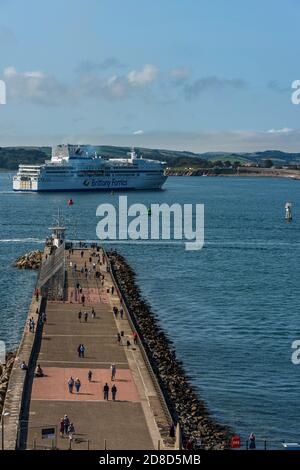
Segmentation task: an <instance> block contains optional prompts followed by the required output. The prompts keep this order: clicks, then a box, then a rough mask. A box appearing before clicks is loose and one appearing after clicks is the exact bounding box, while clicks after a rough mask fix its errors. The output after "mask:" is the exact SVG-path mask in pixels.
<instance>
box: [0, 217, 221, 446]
mask: <svg viewBox="0 0 300 470" xmlns="http://www.w3.org/2000/svg"><path fill="white" fill-rule="evenodd" d="M64 230H65V229H64V228H63V227H59V226H58V227H55V228H54V229H53V235H52V237H51V238H50V239H48V240H47V241H46V245H45V249H44V252H43V255H42V262H41V267H40V270H39V274H38V280H37V286H36V289H35V292H34V295H33V298H32V302H31V305H30V308H29V312H28V318H27V321H26V325H25V329H24V333H23V336H22V339H21V342H20V346H19V349H18V351H17V353H16V357H15V360H14V364H13V366H12V371H11V375H10V379H9V382H8V386H7V393H6V397H5V401H4V407H3V416H2V443H3V447H4V449H10V450H12V449H45V450H47V449H53V448H55V449H62V450H63V449H65V450H67V449H74V450H76V449H78V450H89V449H91V450H92V449H98V450H101V449H103V450H105V449H107V450H117V449H128V450H130V449H148V450H151V449H169V450H172V449H176V448H177V449H178V448H181V445H182V439H184V440H185V442H186V441H187V440H189V439H193V440H194V441H198V443H201V445H202V446H203V448H207V449H224V448H225V447H227V445H228V437H229V431H228V429H227V428H225V427H223V426H220V425H219V424H217V423H215V422H214V421H213V420H212V419H211V418H210V417H209V414H208V412H207V410H206V408H205V405H204V404H203V403H202V402H201V401H200V400H199V399H198V398H197V395H196V393H195V391H194V390H193V388H192V387H191V386H190V384H189V382H188V380H187V379H186V377H185V374H184V370H183V367H182V365H181V363H180V361H178V360H177V359H176V353H175V351H174V349H173V348H172V347H171V345H170V344H169V342H168V340H167V339H166V337H165V336H164V333H163V332H162V330H161V329H160V328H159V327H158V325H157V324H156V322H155V320H154V317H153V316H152V314H151V311H150V308H149V307H148V306H147V305H146V304H145V303H144V302H143V300H142V298H141V296H140V293H139V291H138V288H137V286H135V284H134V274H133V272H132V270H131V268H130V266H128V265H127V263H126V261H125V260H124V259H123V258H122V257H121V256H120V255H119V254H118V253H116V252H108V253H106V251H105V249H104V248H103V247H101V246H100V245H99V244H97V243H95V242H89V243H87V242H79V241H67V240H65V237H64ZM22 364H23V365H22ZM176 425H177V428H176ZM175 428H176V432H175Z"/></svg>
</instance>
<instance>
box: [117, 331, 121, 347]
mask: <svg viewBox="0 0 300 470" xmlns="http://www.w3.org/2000/svg"><path fill="white" fill-rule="evenodd" d="M117 342H118V344H119V345H120V344H121V335H120V333H118V334H117Z"/></svg>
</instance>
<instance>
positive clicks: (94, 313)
mask: <svg viewBox="0 0 300 470" xmlns="http://www.w3.org/2000/svg"><path fill="white" fill-rule="evenodd" d="M92 318H96V312H95V310H94V307H93V308H92Z"/></svg>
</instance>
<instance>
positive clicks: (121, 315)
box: [120, 308, 124, 320]
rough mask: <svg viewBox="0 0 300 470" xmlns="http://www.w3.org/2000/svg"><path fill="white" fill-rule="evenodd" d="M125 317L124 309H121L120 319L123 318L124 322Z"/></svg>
mask: <svg viewBox="0 0 300 470" xmlns="http://www.w3.org/2000/svg"><path fill="white" fill-rule="evenodd" d="M123 315H124V310H123V309H122V308H120V318H121V320H123Z"/></svg>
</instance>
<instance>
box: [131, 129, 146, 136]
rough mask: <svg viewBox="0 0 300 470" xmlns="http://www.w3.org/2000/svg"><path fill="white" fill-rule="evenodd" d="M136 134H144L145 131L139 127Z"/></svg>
mask: <svg viewBox="0 0 300 470" xmlns="http://www.w3.org/2000/svg"><path fill="white" fill-rule="evenodd" d="M133 134H134V135H143V134H144V131H143V130H142V129H139V130H138V131H134V133H133Z"/></svg>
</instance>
